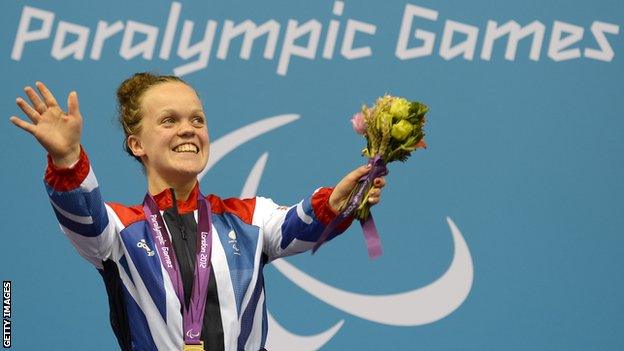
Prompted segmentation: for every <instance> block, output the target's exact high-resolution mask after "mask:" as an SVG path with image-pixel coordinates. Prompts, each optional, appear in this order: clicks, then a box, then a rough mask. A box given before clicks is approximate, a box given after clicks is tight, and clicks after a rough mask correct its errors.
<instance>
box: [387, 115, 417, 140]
mask: <svg viewBox="0 0 624 351" xmlns="http://www.w3.org/2000/svg"><path fill="white" fill-rule="evenodd" d="M413 130H414V126H413V125H412V124H411V123H410V122H408V121H407V120H404V119H402V120H400V121H399V122H398V123H396V124H395V125H393V126H392V131H391V132H390V134H391V135H392V137H393V138H395V139H396V140H398V141H402V140H405V139H406V138H407V137H408V136H409V135H410V134H412V131H413Z"/></svg>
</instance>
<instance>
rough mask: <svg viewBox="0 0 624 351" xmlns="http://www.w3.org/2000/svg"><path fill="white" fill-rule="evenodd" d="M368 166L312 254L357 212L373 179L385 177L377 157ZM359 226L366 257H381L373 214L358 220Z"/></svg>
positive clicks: (384, 171) (384, 164) (369, 161)
mask: <svg viewBox="0 0 624 351" xmlns="http://www.w3.org/2000/svg"><path fill="white" fill-rule="evenodd" d="M368 164H369V165H371V167H372V169H371V170H370V171H369V172H368V173H367V174H366V175H364V176H362V177H361V178H360V179H359V180H358V184H357V185H356V186H357V187H358V188H357V189H356V192H355V194H354V195H353V196H352V197H351V200H349V203H348V204H347V206H346V207H345V209H344V210H342V211H341V212H340V213H339V214H338V216H337V217H336V218H334V219H333V220H332V221H331V222H329V224H328V225H327V227H325V230H324V231H323V233H322V234H321V236H320V237H319V239H318V240H317V242H316V244H314V247H313V248H312V253H315V252H316V250H318V249H319V247H321V245H323V243H324V242H325V241H327V239H329V237H330V235H331V234H332V233H333V232H334V230H335V229H336V228H337V227H338V225H339V224H340V223H342V222H343V221H344V220H345V219H347V218H349V216H351V215H353V213H354V212H355V210H357V208H358V206H360V203H361V202H362V200H363V198H364V196H365V194H364V192H365V191H366V190H367V189H368V188H369V186H370V185H371V184H372V183H373V181H374V180H375V178H378V177H381V176H385V175H387V174H388V168H386V163H385V162H384V161H383V160H382V159H381V157H380V156H379V155H376V156H375V157H373V158H371V159H369V160H368ZM360 225H361V226H362V232H364V240H365V241H366V248H367V250H368V257H369V258H370V259H374V258H377V257H379V256H381V254H382V250H381V239H380V238H379V233H378V232H377V227H376V226H375V221H373V214H372V213H369V215H368V218H366V219H365V220H362V219H360Z"/></svg>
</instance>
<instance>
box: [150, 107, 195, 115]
mask: <svg viewBox="0 0 624 351" xmlns="http://www.w3.org/2000/svg"><path fill="white" fill-rule="evenodd" d="M176 112H177V111H176V110H172V109H170V108H166V109H164V110H162V111H160V113H159V114H166V113H172V114H175V113H176ZM197 112H201V113H202V114H205V112H204V109H203V108H196V109H194V110H192V111H191V113H197Z"/></svg>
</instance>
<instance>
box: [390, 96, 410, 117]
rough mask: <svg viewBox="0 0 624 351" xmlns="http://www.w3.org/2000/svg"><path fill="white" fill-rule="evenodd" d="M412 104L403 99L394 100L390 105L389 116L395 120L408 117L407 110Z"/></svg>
mask: <svg viewBox="0 0 624 351" xmlns="http://www.w3.org/2000/svg"><path fill="white" fill-rule="evenodd" d="M411 106H412V104H411V103H410V102H409V101H407V100H406V99H404V98H395V99H394V100H393V101H392V105H390V114H392V115H393V116H394V117H396V118H397V119H404V118H407V116H409V110H410V107H411Z"/></svg>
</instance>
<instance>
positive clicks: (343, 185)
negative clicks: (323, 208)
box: [329, 166, 386, 213]
mask: <svg viewBox="0 0 624 351" xmlns="http://www.w3.org/2000/svg"><path fill="white" fill-rule="evenodd" d="M368 172H370V167H368V166H361V167H358V168H356V169H355V170H353V171H352V172H350V173H349V174H347V175H346V176H345V177H344V178H342V180H341V181H340V182H339V183H338V184H337V185H336V186H335V187H334V191H332V194H331V195H330V197H329V205H330V207H331V208H332V210H333V211H334V212H335V213H339V209H340V208H341V207H342V205H343V204H344V203H345V202H346V201H347V200H348V199H349V194H351V190H352V189H353V188H354V187H355V186H356V185H357V183H358V180H359V179H360V178H361V177H362V176H364V175H366V174H367V173H368ZM385 185H386V178H385V177H379V178H375V179H374V180H373V188H372V189H371V191H370V193H369V196H368V202H369V203H370V204H371V205H376V204H378V203H379V201H380V199H381V188H383V187H384V186H385Z"/></svg>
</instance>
